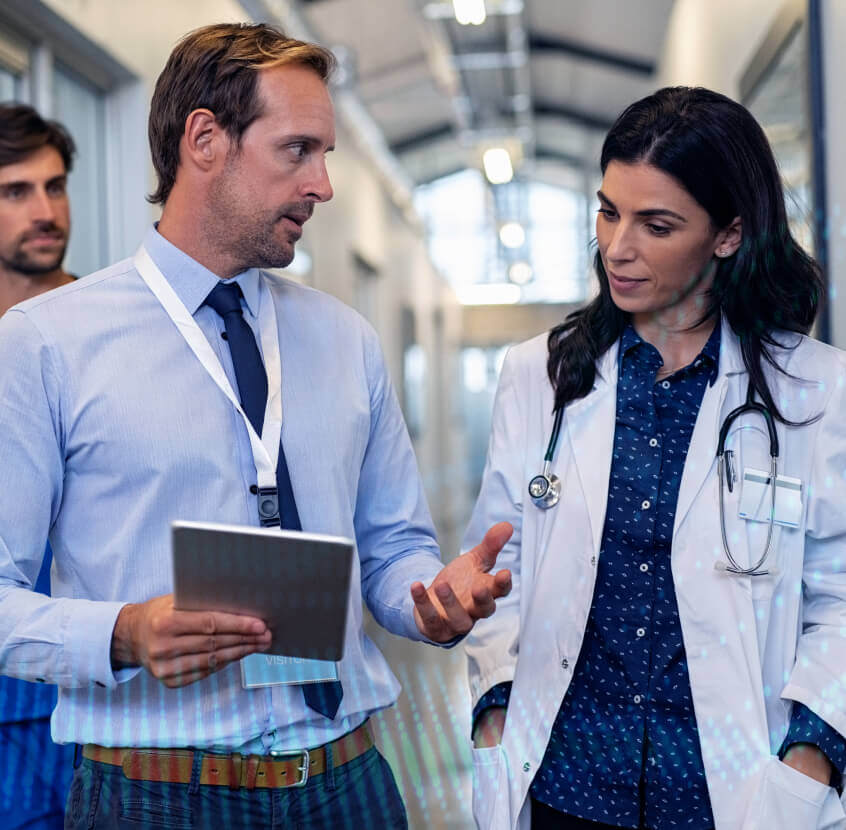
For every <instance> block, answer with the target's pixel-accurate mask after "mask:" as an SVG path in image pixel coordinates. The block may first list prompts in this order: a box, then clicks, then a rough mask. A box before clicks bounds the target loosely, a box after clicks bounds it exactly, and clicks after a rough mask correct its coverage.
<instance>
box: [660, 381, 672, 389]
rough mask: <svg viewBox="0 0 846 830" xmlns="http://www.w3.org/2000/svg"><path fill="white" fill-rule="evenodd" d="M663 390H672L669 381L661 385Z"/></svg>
mask: <svg viewBox="0 0 846 830" xmlns="http://www.w3.org/2000/svg"><path fill="white" fill-rule="evenodd" d="M661 388H662V389H669V388H670V381H668V380H665V381H663V382H662V383H661Z"/></svg>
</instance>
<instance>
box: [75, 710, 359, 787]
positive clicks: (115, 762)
mask: <svg viewBox="0 0 846 830" xmlns="http://www.w3.org/2000/svg"><path fill="white" fill-rule="evenodd" d="M372 746H373V734H372V733H371V731H370V724H369V722H368V721H365V722H364V723H363V724H362V725H361V726H359V727H358V729H355V730H353V731H352V732H348V733H347V734H346V735H343V736H341V737H340V738H338V739H337V740H336V741H332V742H330V743H328V744H324V745H323V746H318V747H316V748H314V749H302V750H298V751H296V752H286V753H283V754H280V755H276V754H271V755H241V754H240V753H238V752H233V753H232V754H231V755H214V754H211V753H205V752H204V753H203V761H202V766H201V768H200V783H201V784H209V785H212V786H215V785H217V786H221V787H229V788H230V789H233V790H237V789H240V788H241V787H245V788H246V789H248V790H252V789H255V788H256V787H258V788H270V787H298V786H299V787H301V786H303V785H304V784H305V783H306V781H308V779H309V778H311V776H313V775H321V774H323V773H324V772H326V753H327V752H331V753H332V766H333V767H339V766H341V765H342V764H346V763H347V762H348V761H352V760H353V758H358V757H359V755H363V754H364V753H365V752H367V750H368V749H370V748H371V747H372ZM82 755H83V757H84V758H88V759H90V760H92V761H98V762H99V763H101V764H111V765H112V766H116V767H122V768H123V773H124V775H125V776H126V777H127V778H131V779H133V780H136V781H161V782H166V783H170V784H187V783H189V782H190V781H191V770H192V768H193V765H194V751H193V750H191V749H134V748H131V747H128V748H124V747H106V746H98V745H97V744H86V745H85V746H84V747H83V748H82Z"/></svg>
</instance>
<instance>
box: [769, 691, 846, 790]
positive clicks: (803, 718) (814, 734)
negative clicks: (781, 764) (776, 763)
mask: <svg viewBox="0 0 846 830" xmlns="http://www.w3.org/2000/svg"><path fill="white" fill-rule="evenodd" d="M794 744H813V745H814V746H816V747H817V748H818V749H819V750H820V751H821V752H822V753H823V754H824V755H825V757H826V758H828V760H829V761H830V762H831V766H832V771H831V786H832V787H836V788H837V789H838V790H839V789H840V788H841V787H842V785H843V773H844V772H846V738H844V737H843V736H842V735H841V734H840V733H839V732H837V731H836V730H835V729H832V727H830V726H829V725H828V724H827V723H826V722H825V721H824V720H823V719H822V718H821V717H819V716H818V715H815V714H814V713H813V712H812V711H811V710H810V709H809V708H808V707H807V706H805V705H804V704H803V703H797V702H794V703H793V712H792V714H791V716H790V726H789V727H788V729H787V735H786V736H785V738H784V741H783V742H782V744H781V749H779V751H778V757H779V758H780V759H781V760H784V756H785V755H786V754H787V750H788V749H790V747H791V746H793V745H794Z"/></svg>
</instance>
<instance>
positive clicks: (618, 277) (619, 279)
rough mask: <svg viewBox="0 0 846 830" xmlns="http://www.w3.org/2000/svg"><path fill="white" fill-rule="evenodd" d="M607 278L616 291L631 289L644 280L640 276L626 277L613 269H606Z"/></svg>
mask: <svg viewBox="0 0 846 830" xmlns="http://www.w3.org/2000/svg"><path fill="white" fill-rule="evenodd" d="M608 279H609V280H610V282H611V285H613V286H614V288H615V289H616V290H617V291H632V290H634V289H636V288H637V286H639V285H642V284H643V283H645V282H646V280H645V279H642V278H641V277H627V276H625V275H623V274H615V273H614V272H613V271H608Z"/></svg>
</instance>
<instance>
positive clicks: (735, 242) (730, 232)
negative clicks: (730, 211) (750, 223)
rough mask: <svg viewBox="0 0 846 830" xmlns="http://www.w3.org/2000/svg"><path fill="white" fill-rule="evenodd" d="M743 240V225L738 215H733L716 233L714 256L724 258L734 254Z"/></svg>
mask: <svg viewBox="0 0 846 830" xmlns="http://www.w3.org/2000/svg"><path fill="white" fill-rule="evenodd" d="M742 241H743V225H742V224H741V222H740V217H739V216H735V217H734V219H732V220H731V222H730V223H729V224H728V225H727V226H726V227H725V228H723V229H722V230H721V231H720V232H719V233H718V234H717V240H716V245H715V246H714V256H715V257H717V258H718V259H725V258H726V257H730V256H731V255H732V254H734V253H735V252H736V251H737V249H738V248H739V247H740V243H741V242H742Z"/></svg>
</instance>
